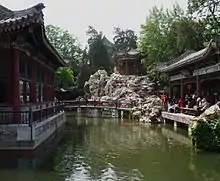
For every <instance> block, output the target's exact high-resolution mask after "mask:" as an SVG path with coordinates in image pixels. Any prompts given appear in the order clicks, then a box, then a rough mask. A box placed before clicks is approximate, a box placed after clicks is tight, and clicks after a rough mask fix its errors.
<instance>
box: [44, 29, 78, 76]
mask: <svg viewBox="0 0 220 181" xmlns="http://www.w3.org/2000/svg"><path fill="white" fill-rule="evenodd" d="M46 33H47V37H48V39H49V41H50V42H51V44H52V45H53V46H54V47H55V48H56V50H57V51H58V52H59V54H60V55H61V56H62V57H63V59H66V60H68V61H70V64H71V67H72V69H73V70H74V76H77V74H78V72H79V64H80V61H81V58H82V50H81V48H80V45H79V43H78V42H77V39H76V38H75V37H74V36H73V35H71V34H70V33H69V32H68V31H64V30H62V29H61V28H59V27H57V26H53V25H47V26H46Z"/></svg>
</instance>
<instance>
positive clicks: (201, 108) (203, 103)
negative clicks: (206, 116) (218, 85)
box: [198, 97, 210, 114]
mask: <svg viewBox="0 0 220 181" xmlns="http://www.w3.org/2000/svg"><path fill="white" fill-rule="evenodd" d="M209 107H210V103H209V102H208V101H207V100H206V98H205V97H204V98H203V99H202V100H201V104H200V106H199V107H198V111H199V113H200V114H201V113H203V112H204V111H205V110H206V109H208V108H209Z"/></svg>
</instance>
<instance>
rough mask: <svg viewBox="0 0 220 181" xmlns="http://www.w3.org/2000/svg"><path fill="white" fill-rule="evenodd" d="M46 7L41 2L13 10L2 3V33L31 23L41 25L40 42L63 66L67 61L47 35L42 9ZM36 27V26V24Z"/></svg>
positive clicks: (0, 9)
mask: <svg viewBox="0 0 220 181" xmlns="http://www.w3.org/2000/svg"><path fill="white" fill-rule="evenodd" d="M44 8H45V6H44V4H42V3H39V4H37V5H35V6H33V7H31V8H28V9H24V10H21V11H12V10H10V9H8V8H6V7H4V6H2V5H0V34H1V33H8V32H12V31H16V30H18V29H22V28H25V27H29V26H31V25H34V24H35V25H36V24H37V25H39V27H40V29H41V31H38V33H37V35H36V36H38V37H41V38H39V39H40V40H38V41H40V44H42V45H44V47H46V49H47V51H49V52H51V53H52V54H53V59H54V60H56V62H57V63H59V65H61V66H66V63H65V62H64V60H63V59H62V57H61V56H60V55H59V53H58V52H57V51H56V49H55V48H54V47H53V46H52V45H51V44H50V42H49V40H48V39H47V37H46V35H45V27H44V19H43V12H42V10H43V9H44ZM34 27H35V26H34Z"/></svg>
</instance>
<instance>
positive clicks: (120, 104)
mask: <svg viewBox="0 0 220 181" xmlns="http://www.w3.org/2000/svg"><path fill="white" fill-rule="evenodd" d="M63 103H64V104H65V106H75V107H80V106H88V107H89V106H94V107H106V108H116V109H117V108H132V107H133V106H134V104H133V103H132V102H128V101H126V102H125V101H93V100H92V101H91V100H88V101H85V100H80V101H79V100H69V101H63Z"/></svg>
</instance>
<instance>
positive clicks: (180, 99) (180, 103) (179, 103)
mask: <svg viewBox="0 0 220 181" xmlns="http://www.w3.org/2000/svg"><path fill="white" fill-rule="evenodd" d="M183 106H184V101H183V99H182V98H179V100H178V107H179V108H181V107H183Z"/></svg>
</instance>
